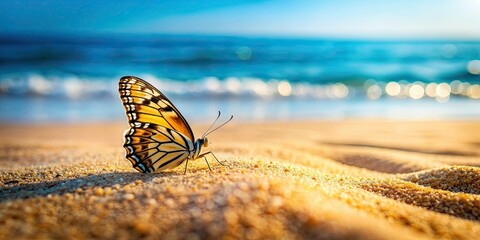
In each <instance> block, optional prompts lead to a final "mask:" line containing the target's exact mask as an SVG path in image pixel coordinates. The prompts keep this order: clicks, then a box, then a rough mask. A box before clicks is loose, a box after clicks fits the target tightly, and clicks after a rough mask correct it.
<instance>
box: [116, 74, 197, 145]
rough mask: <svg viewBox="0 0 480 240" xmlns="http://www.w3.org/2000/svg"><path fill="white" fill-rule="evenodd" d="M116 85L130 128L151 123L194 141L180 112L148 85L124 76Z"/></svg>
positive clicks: (137, 79)
mask: <svg viewBox="0 0 480 240" xmlns="http://www.w3.org/2000/svg"><path fill="white" fill-rule="evenodd" d="M118 85H119V92H120V97H121V99H122V102H123V106H124V107H125V110H126V112H127V116H128V120H129V123H130V126H131V127H137V126H139V125H141V124H142V123H153V124H156V125H159V126H162V127H165V128H168V129H172V130H175V131H177V132H179V133H182V134H183V135H185V136H187V137H188V138H189V139H190V140H191V141H194V136H193V132H192V129H191V128H190V125H188V123H187V121H186V120H185V118H184V117H183V116H182V114H180V111H178V109H177V108H176V107H175V106H174V105H173V104H172V102H170V100H169V99H168V98H167V97H166V96H165V95H163V94H162V93H161V92H160V91H159V90H157V89H156V88H155V87H154V86H152V85H151V84H150V83H148V82H146V81H145V80H143V79H140V78H137V77H132V76H126V77H122V78H121V79H120V82H119V84H118Z"/></svg>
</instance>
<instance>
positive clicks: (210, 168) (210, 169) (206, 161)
mask: <svg viewBox="0 0 480 240" xmlns="http://www.w3.org/2000/svg"><path fill="white" fill-rule="evenodd" d="M203 158H204V159H205V162H206V163H207V166H208V169H210V171H212V168H210V164H209V163H208V160H207V157H205V156H203Z"/></svg>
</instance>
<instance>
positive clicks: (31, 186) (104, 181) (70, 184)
mask: <svg viewBox="0 0 480 240" xmlns="http://www.w3.org/2000/svg"><path fill="white" fill-rule="evenodd" d="M174 175H181V173H177V172H162V173H156V174H143V173H137V172H120V173H118V172H116V173H101V174H94V175H88V176H82V177H77V178H71V179H65V180H55V181H45V182H38V183H24V184H22V183H21V182H19V181H17V180H10V181H7V182H5V183H4V184H5V185H6V186H2V187H0V203H2V202H5V201H9V200H16V199H28V198H34V197H39V196H47V195H64V194H66V193H72V192H75V191H80V189H86V188H94V187H102V188H105V187H114V186H117V185H118V186H120V187H122V186H125V185H128V184H130V183H133V182H136V181H141V182H143V183H145V182H151V181H152V180H154V179H157V178H163V177H171V176H174ZM9 185H14V186H9ZM80 192H81V191H80Z"/></svg>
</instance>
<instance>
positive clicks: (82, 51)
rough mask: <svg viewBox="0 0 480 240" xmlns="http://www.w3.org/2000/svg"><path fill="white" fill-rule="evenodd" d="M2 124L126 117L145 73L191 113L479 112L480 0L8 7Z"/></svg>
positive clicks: (450, 115) (0, 68)
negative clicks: (133, 89)
mask: <svg viewBox="0 0 480 240" xmlns="http://www.w3.org/2000/svg"><path fill="white" fill-rule="evenodd" d="M0 9H2V10H1V12H2V14H0V25H1V26H2V28H1V29H0V122H2V123H9V122H24V123H38V122H90V121H112V120H114V121H124V119H125V118H126V117H125V114H124V110H123V107H122V105H121V101H120V98H119V96H118V92H117V89H118V86H117V84H118V80H119V78H120V77H121V76H124V75H134V76H138V77H141V78H143V79H145V80H147V81H150V82H151V83H152V84H154V85H155V86H157V87H158V89H160V90H161V91H162V92H164V93H165V94H166V95H167V96H168V97H169V98H170V99H171V100H172V101H173V103H174V104H175V105H176V106H177V107H178V108H179V109H180V110H181V111H182V113H183V114H184V115H185V117H186V118H187V120H189V121H196V122H210V121H212V120H213V119H214V118H215V116H216V112H217V111H218V110H221V111H223V112H224V113H225V114H227V115H230V114H233V115H235V117H236V119H240V120H241V121H262V120H277V119H279V120H292V119H348V118H383V119H480V14H479V12H480V1H478V0H424V1H412V0H403V1H376V0H364V1H354V0H336V1H333V0H331V1H330V0H328V1H326V0H323V1H293V0H291V1H287V0H278V1H236V0H223V1H186V0H177V1H144V2H140V1H111V2H103V1H100V2H98V1H92V0H83V1H60V0H44V1H29V0H23V1H14V0H5V1H1V2H0Z"/></svg>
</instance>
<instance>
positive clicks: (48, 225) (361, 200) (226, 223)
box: [0, 121, 480, 239]
mask: <svg viewBox="0 0 480 240" xmlns="http://www.w3.org/2000/svg"><path fill="white" fill-rule="evenodd" d="M124 128H125V126H124V125H123V124H83V125H69V124H61V125H58V126H53V125H37V126H22V125H3V126H0V226H1V228H0V239H31V238H62V239H64V238H66V237H74V238H78V239H85V238H109V239H132V238H154V239H158V238H163V239H176V238H182V239H217V238H226V239H229V238H232V239H238V238H241V239H265V238H267V237H268V238H282V239H299V238H301V239H303V238H309V239H310V238H315V239H317V238H318V239H322V238H323V239H475V238H478V236H480V168H479V166H480V122H467V121H465V122H460V121H457V122H389V121H341V122H328V121H323V122H296V123H273V124H272V123H269V124H266V123H264V124H260V123H255V124H254V123H251V124H246V123H245V124H232V125H230V126H227V127H225V128H222V129H221V130H220V131H218V132H216V133H215V134H214V135H212V136H211V137H210V142H211V146H210V150H212V151H214V152H215V154H216V155H217V156H218V157H219V158H220V159H222V160H225V161H226V162H227V163H228V165H229V167H223V166H221V165H219V164H217V163H216V162H215V161H214V160H213V161H210V164H211V166H212V168H213V171H209V170H208V168H207V166H206V163H205V162H204V161H202V160H197V161H195V162H193V163H191V164H189V169H188V170H187V174H183V167H182V166H183V165H182V166H181V167H179V168H177V169H174V170H172V171H168V172H164V173H159V174H141V173H137V172H135V170H134V169H133V168H132V167H131V165H130V163H129V162H128V161H127V160H125V159H124V151H123V148H122V147H121V144H122V137H121V133H122V132H123V129H124ZM194 129H198V132H197V133H199V132H201V130H202V129H204V128H203V127H202V126H195V127H194Z"/></svg>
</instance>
